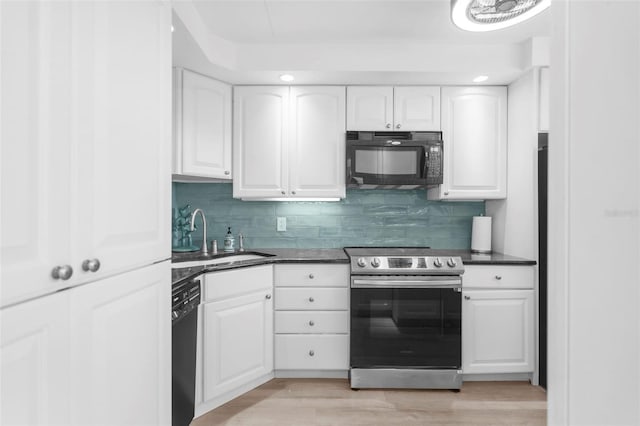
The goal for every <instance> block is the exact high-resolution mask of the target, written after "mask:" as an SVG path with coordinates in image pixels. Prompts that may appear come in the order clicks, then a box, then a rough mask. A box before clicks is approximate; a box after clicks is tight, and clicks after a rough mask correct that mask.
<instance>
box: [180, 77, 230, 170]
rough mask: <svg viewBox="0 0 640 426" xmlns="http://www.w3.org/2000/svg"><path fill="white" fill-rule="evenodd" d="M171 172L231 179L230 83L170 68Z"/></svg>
mask: <svg viewBox="0 0 640 426" xmlns="http://www.w3.org/2000/svg"><path fill="white" fill-rule="evenodd" d="M174 94H175V98H174V102H175V104H174V107H175V110H174V170H173V173H174V174H178V175H186V176H195V177H210V178H218V179H229V180H230V179H231V86H230V85H228V84H224V83H222V82H219V81H217V80H214V79H212V78H209V77H205V76H203V75H201V74H197V73H195V72H191V71H188V70H183V69H175V70H174Z"/></svg>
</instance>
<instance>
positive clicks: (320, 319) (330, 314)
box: [275, 311, 349, 334]
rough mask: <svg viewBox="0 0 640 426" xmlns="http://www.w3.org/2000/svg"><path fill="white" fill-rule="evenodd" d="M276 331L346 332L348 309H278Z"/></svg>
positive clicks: (307, 332) (285, 332) (291, 332)
mask: <svg viewBox="0 0 640 426" xmlns="http://www.w3.org/2000/svg"><path fill="white" fill-rule="evenodd" d="M275 330H276V333H284V334H295V333H306V334H310V333H348V332H349V311H326V312H324V311H303V312H295V311H278V312H276V321H275Z"/></svg>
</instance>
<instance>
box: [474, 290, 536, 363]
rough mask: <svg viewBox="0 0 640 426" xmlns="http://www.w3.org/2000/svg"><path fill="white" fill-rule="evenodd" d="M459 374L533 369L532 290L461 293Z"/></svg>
mask: <svg viewBox="0 0 640 426" xmlns="http://www.w3.org/2000/svg"><path fill="white" fill-rule="evenodd" d="M463 296H464V297H463V299H464V300H463V303H462V371H463V372H464V373H465V374H472V373H524V372H527V373H528V372H532V371H533V369H534V336H533V290H472V291H468V290H465V291H463Z"/></svg>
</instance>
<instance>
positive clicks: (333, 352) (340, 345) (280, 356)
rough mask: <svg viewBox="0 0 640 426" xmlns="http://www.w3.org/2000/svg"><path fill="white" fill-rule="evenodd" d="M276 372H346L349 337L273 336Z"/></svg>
mask: <svg viewBox="0 0 640 426" xmlns="http://www.w3.org/2000/svg"><path fill="white" fill-rule="evenodd" d="M275 368H276V370H347V369H348V368H349V335H347V334H333V335H304V336H301V335H276V337H275Z"/></svg>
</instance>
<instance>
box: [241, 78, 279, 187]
mask: <svg viewBox="0 0 640 426" xmlns="http://www.w3.org/2000/svg"><path fill="white" fill-rule="evenodd" d="M288 101H289V88H288V87H282V86H266V87H265V86H262V87H260V86H247V87H243V86H236V87H235V88H234V103H233V196H234V197H235V198H242V197H253V198H260V197H283V196H285V195H286V194H287V190H288V183H289V182H288V176H287V170H286V169H285V164H287V160H288V159H287V154H288V151H287V149H286V146H287V145H286V144H287V140H288V139H287V130H288V125H289V102H288Z"/></svg>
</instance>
